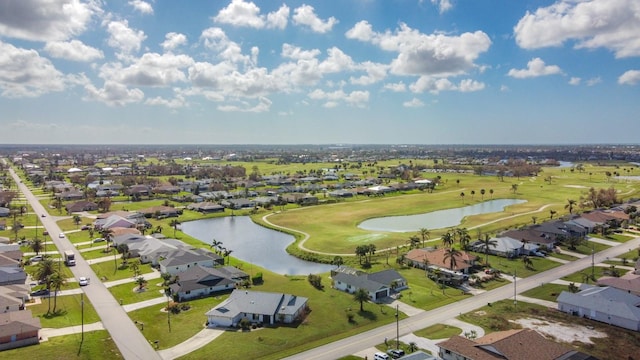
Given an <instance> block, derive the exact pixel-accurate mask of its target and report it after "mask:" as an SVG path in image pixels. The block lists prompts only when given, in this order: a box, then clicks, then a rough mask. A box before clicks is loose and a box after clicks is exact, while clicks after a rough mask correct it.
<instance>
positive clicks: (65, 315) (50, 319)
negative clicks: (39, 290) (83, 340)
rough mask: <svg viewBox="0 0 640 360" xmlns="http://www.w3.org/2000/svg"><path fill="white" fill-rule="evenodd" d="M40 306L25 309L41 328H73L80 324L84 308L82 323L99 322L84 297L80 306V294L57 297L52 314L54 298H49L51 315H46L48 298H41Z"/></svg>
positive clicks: (35, 305)
mask: <svg viewBox="0 0 640 360" xmlns="http://www.w3.org/2000/svg"><path fill="white" fill-rule="evenodd" d="M40 299H41V303H40V304H34V305H29V306H27V309H29V310H31V313H32V314H33V316H34V317H39V318H40V324H41V325H42V327H43V328H63V327H68V326H75V325H81V324H82V317H83V315H82V313H83V308H84V323H85V324H90V323H94V322H98V321H100V318H99V317H98V314H97V313H96V311H95V309H94V308H93V306H92V305H91V302H90V301H89V299H88V298H87V297H86V296H85V297H84V306H83V305H82V302H83V299H82V296H81V295H80V294H77V295H64V296H60V295H59V296H58V297H57V306H56V312H55V313H53V307H54V301H55V300H54V297H53V296H51V311H52V312H51V313H50V314H47V312H48V310H49V297H46V296H45V297H41V298H40Z"/></svg>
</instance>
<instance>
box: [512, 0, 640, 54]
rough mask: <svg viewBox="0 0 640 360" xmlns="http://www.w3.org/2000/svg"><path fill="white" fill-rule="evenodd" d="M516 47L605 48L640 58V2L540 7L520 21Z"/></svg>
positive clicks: (568, 0) (598, 0)
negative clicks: (569, 44) (567, 45)
mask: <svg viewBox="0 0 640 360" xmlns="http://www.w3.org/2000/svg"><path fill="white" fill-rule="evenodd" d="M514 33H515V37H516V42H517V44H518V45H519V46H520V47H522V48H525V49H537V48H542V47H548V46H561V45H562V44H564V43H565V42H567V41H575V48H578V49H580V48H587V49H596V48H606V49H609V50H611V51H613V52H614V53H615V56H616V57H618V58H623V57H630V56H640V41H638V34H639V33H640V2H638V1H637V0H582V1H576V0H562V1H558V2H556V3H555V4H553V5H551V6H548V7H543V8H538V9H537V10H536V11H535V12H533V13H530V12H527V14H526V15H525V16H524V17H522V19H520V21H518V24H517V25H516V26H515V28H514Z"/></svg>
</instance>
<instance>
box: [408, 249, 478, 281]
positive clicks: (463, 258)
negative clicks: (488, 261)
mask: <svg viewBox="0 0 640 360" xmlns="http://www.w3.org/2000/svg"><path fill="white" fill-rule="evenodd" d="M445 252H446V249H445V248H438V249H435V248H424V249H413V250H411V251H409V252H408V253H407V254H406V255H405V256H404V260H405V263H406V264H407V265H409V266H413V267H416V268H420V269H425V268H426V267H427V266H428V267H429V268H431V269H439V270H450V271H455V272H458V273H460V275H462V274H469V271H470V269H471V268H472V267H473V266H474V265H475V264H476V261H477V260H478V257H477V256H475V255H473V254H470V253H468V252H466V251H461V252H460V255H458V256H454V259H455V263H456V265H455V269H449V266H450V263H449V261H446V262H445V260H444V255H445Z"/></svg>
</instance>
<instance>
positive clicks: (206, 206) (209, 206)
mask: <svg viewBox="0 0 640 360" xmlns="http://www.w3.org/2000/svg"><path fill="white" fill-rule="evenodd" d="M187 209H189V210H194V211H198V212H200V213H203V214H210V213H217V212H224V206H222V205H219V204H216V203H214V202H210V201H204V202H199V203H191V204H189V205H187Z"/></svg>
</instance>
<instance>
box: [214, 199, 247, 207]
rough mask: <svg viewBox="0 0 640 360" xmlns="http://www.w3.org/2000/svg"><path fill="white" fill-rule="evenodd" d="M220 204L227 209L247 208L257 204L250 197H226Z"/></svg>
mask: <svg viewBox="0 0 640 360" xmlns="http://www.w3.org/2000/svg"><path fill="white" fill-rule="evenodd" d="M220 205H222V206H224V207H225V208H227V209H246V208H252V207H254V206H255V204H254V203H253V201H251V200H248V199H226V200H222V201H221V202H220Z"/></svg>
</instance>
